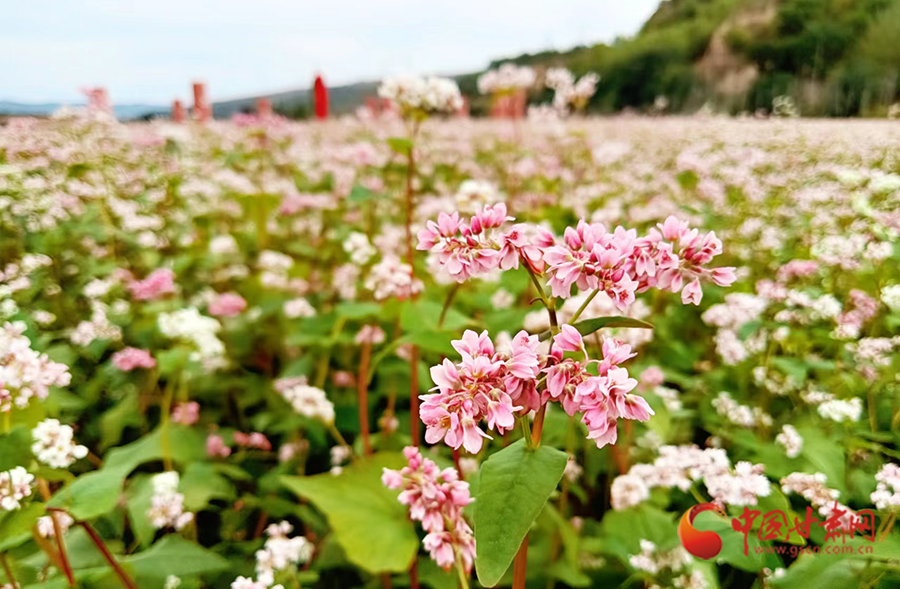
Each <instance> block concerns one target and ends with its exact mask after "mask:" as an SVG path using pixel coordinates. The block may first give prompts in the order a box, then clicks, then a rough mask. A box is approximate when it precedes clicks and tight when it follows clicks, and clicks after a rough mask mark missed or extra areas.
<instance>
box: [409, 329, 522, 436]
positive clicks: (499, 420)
mask: <svg viewBox="0 0 900 589" xmlns="http://www.w3.org/2000/svg"><path fill="white" fill-rule="evenodd" d="M452 344H453V348H454V349H455V350H456V351H457V352H459V353H460V355H461V356H462V361H461V362H460V363H458V364H453V362H451V361H450V360H447V359H445V360H444V361H443V363H441V364H439V365H437V366H434V367H432V368H431V378H432V380H433V381H434V383H435V385H437V386H436V387H434V389H432V390H435V389H436V390H438V392H437V393H434V394H430V395H422V397H421V399H422V401H423V403H422V405H421V407H420V408H419V416H420V417H421V419H422V421H423V422H424V423H425V426H426V430H425V439H426V441H428V443H429V444H434V443H435V442H437V441H439V440H441V439H443V440H444V441H445V442H446V443H447V445H448V446H450V447H452V448H454V449H456V448H459V447H460V446H465V448H466V450H467V451H468V452H470V453H472V454H475V453H477V452H478V451H480V450H481V446H482V444H483V441H484V439H485V438H487V439H490V436H488V435H487V434H486V433H485V432H484V431H483V430H482V429H481V428H480V427H479V425H478V424H479V423H480V422H481V421H482V420H487V422H488V428H490V429H495V430H496V431H497V432H498V433H500V434H501V435H502V434H503V433H504V432H506V431H508V430H510V429H512V427H513V426H514V425H515V417H514V415H513V413H514V412H516V411H519V410H521V409H523V406H521V405H519V406H516V405H514V403H516V402H518V401H519V400H520V399H532V398H535V397H536V395H533V394H532V391H533V390H534V380H535V379H536V377H537V375H538V374H539V371H540V368H539V364H538V356H537V346H538V339H537V336H529V335H528V334H527V333H525V332H524V331H522V332H519V333H518V334H516V336H515V337H514V338H513V340H512V342H511V343H510V347H511V350H510V352H509V353H498V352H496V351H495V349H494V344H493V342H492V341H491V339H490V337H489V336H488V334H487V332H486V331H485V332H482V333H481V334H480V335H479V334H476V333H475V332H474V331H471V330H466V332H465V333H464V334H463V337H462V339H460V340H455V341H453V342H452Z"/></svg>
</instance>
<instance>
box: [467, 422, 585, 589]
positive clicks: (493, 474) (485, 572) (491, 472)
mask: <svg viewBox="0 0 900 589" xmlns="http://www.w3.org/2000/svg"><path fill="white" fill-rule="evenodd" d="M567 459H568V457H567V455H566V453H565V452H562V451H560V450H557V449H555V448H551V447H549V446H540V447H538V448H537V449H535V450H529V449H528V448H527V447H526V446H525V441H524V440H519V441H518V442H516V443H515V444H512V445H511V446H508V447H507V448H504V449H503V450H501V451H500V452H497V453H496V454H493V455H491V457H490V458H488V459H487V460H486V461H485V462H484V464H482V466H481V471H480V472H481V474H480V479H479V485H478V496H477V497H476V500H475V541H476V544H477V552H478V554H477V557H476V560H475V568H476V571H477V572H478V580H479V581H480V582H481V584H482V585H485V586H486V587H493V586H494V585H496V584H497V583H499V582H500V579H502V578H503V573H505V572H506V569H508V568H509V565H510V563H512V561H513V557H514V556H515V555H516V552H517V551H518V550H519V546H520V545H521V544H522V540H523V539H524V538H525V535H526V534H527V533H528V530H529V529H530V528H531V524H532V523H534V520H535V518H537V516H538V514H540V512H541V509H543V507H544V504H545V503H547V499H548V498H549V497H550V494H551V493H552V492H553V491H554V490H555V489H556V485H557V484H558V483H559V480H560V479H561V478H562V474H563V470H565V468H566V461H567Z"/></svg>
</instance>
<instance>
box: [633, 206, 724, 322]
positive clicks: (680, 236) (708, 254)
mask: <svg viewBox="0 0 900 589" xmlns="http://www.w3.org/2000/svg"><path fill="white" fill-rule="evenodd" d="M638 247H639V248H640V250H641V252H640V253H639V254H636V256H635V259H636V263H635V277H636V278H637V279H638V280H639V281H640V287H639V289H638V291H639V292H644V291H645V290H647V289H648V288H650V287H656V288H660V289H663V290H670V291H671V292H673V293H674V292H681V301H682V302H683V303H684V304H689V303H691V304H694V305H699V304H700V301H701V300H702V299H703V292H702V291H701V289H700V279H701V278H706V279H709V280H711V281H712V282H713V283H715V284H716V285H717V286H723V287H724V286H731V285H732V284H733V283H734V281H735V280H737V276H736V275H735V273H734V268H731V267H721V268H708V267H707V266H708V265H709V263H710V262H712V260H713V258H714V257H716V256H717V255H719V254H721V253H722V241H721V240H720V239H719V238H718V237H716V233H715V231H710V232H709V233H707V234H706V235H700V232H699V231H698V230H697V229H691V228H689V227H688V224H687V223H686V222H684V221H679V220H678V219H677V218H675V217H668V218H667V219H666V220H665V222H663V223H659V224H658V225H657V227H656V228H654V229H651V230H650V233H649V235H648V236H647V237H646V238H644V239H642V240H640V241H639V244H638ZM646 257H649V258H651V259H653V260H655V263H654V264H649V263H644V264H642V265H639V264H638V263H637V260H638V259H643V258H646ZM653 265H655V268H653ZM682 289H684V290H682Z"/></svg>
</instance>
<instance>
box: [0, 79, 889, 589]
mask: <svg viewBox="0 0 900 589" xmlns="http://www.w3.org/2000/svg"><path fill="white" fill-rule="evenodd" d="M444 90H445V89H443V88H440V87H438V88H437V89H436V90H435V92H438V93H440V92H443V91H444ZM401 91H402V88H400V89H397V88H394V89H391V88H388V89H387V92H388V93H393V94H392V96H391V98H392V99H393V100H394V101H395V102H399V103H401V104H402V96H399V94H400V92H401ZM448 100H450V101H452V96H450V99H448ZM430 110H431V111H432V112H431V113H424V114H434V112H436V111H440V110H452V109H450V108H446V109H444V108H432V109H430ZM402 114H404V117H403V118H401V117H397V116H386V117H380V118H366V117H358V116H357V117H346V118H342V119H337V120H331V121H328V122H324V123H294V122H288V121H286V120H283V119H280V118H279V117H276V116H264V117H257V116H254V115H245V116H240V117H237V118H235V119H234V120H233V121H229V122H221V121H220V122H210V123H208V124H206V125H201V124H197V123H186V124H173V123H170V122H162V121H160V122H151V123H130V124H120V123H117V122H115V121H114V120H110V119H109V118H108V117H105V116H103V114H102V113H97V112H93V111H91V110H83V111H73V112H67V113H63V114H61V115H60V116H57V117H54V118H52V119H45V120H39V119H24V118H23V119H10V120H9V121H8V122H7V124H6V126H4V127H0V326H2V330H0V555H2V558H0V564H2V568H0V587H3V588H4V589H24V588H26V587H28V588H30V587H46V588H56V587H58V588H68V587H81V588H85V589H94V588H97V589H100V588H104V589H105V588H113V587H128V588H131V589H133V588H141V589H155V588H159V589H162V588H166V589H176V588H178V587H180V588H183V589H199V588H215V589H221V588H228V587H231V588H234V589H264V588H267V587H278V586H281V587H283V588H284V589H291V588H298V587H303V588H307V589H309V588H322V589H325V588H335V589H338V588H340V589H345V588H355V587H375V588H382V589H386V588H389V587H397V588H406V587H413V588H416V587H429V588H431V589H456V588H458V587H464V588H468V587H480V586H484V587H492V586H502V587H515V588H516V589H523V588H525V587H528V588H542V589H543V588H547V589H553V588H561V587H597V588H600V587H603V588H606V587H635V588H640V587H647V588H650V587H661V588H667V587H676V588H678V589H703V588H707V589H715V588H719V587H721V588H723V589H731V588H750V587H754V588H763V587H765V588H772V589H777V588H788V587H829V588H832V589H843V588H845V587H846V588H850V587H894V586H897V585H898V584H900V535H898V532H897V531H895V529H894V528H895V525H894V522H895V519H896V516H897V512H898V509H900V437H898V436H900V382H898V378H897V370H898V368H900V360H898V358H900V354H898V349H900V267H898V261H900V246H898V239H900V151H898V146H900V132H898V128H897V127H896V126H895V125H894V124H892V123H887V122H866V121H855V122H848V121H815V120H807V121H803V120H769V121H759V120H750V119H748V120H739V119H719V118H703V117H697V118H628V117H620V118H610V119H590V118H577V117H576V118H570V119H567V120H565V121H559V120H549V119H548V120H534V119H531V120H520V121H512V120H494V121H476V120H470V119H467V118H448V119H439V118H427V117H426V116H424V114H423V116H418V115H419V114H420V113H413V116H408V115H409V114H410V113H408V112H405V113H402ZM698 506H706V507H702V508H700V507H698ZM695 507H698V509H694V508H695ZM773 514H774V515H773ZM778 514H780V516H778ZM776 516H778V517H781V520H780V521H774V520H776V519H778V517H776ZM695 518H696V519H695ZM773 522H774V523H773ZM776 524H777V525H776ZM697 534H699V536H698V535H697ZM709 534H711V536H709ZM692 538H694V539H695V540H692ZM696 538H704V539H703V540H702V541H701V540H696ZM710 538H712V539H710ZM716 538H718V545H717V546H716V545H714V544H715V542H716V540H715V539H716ZM709 542H711V543H712V544H709ZM710 546H711V547H710Z"/></svg>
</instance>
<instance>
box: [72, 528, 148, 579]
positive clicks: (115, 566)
mask: <svg viewBox="0 0 900 589" xmlns="http://www.w3.org/2000/svg"><path fill="white" fill-rule="evenodd" d="M78 525H80V526H81V527H82V528H84V531H85V532H87V535H88V536H90V537H91V540H92V541H93V542H94V545H95V546H97V550H99V551H100V553H101V554H102V555H103V558H104V559H105V560H106V562H107V563H109V566H110V567H112V570H113V571H115V573H116V576H117V577H119V580H120V581H122V584H123V585H125V587H126V588H127V589H138V586H137V585H135V584H134V581H132V580H131V577H129V576H128V573H126V572H125V569H123V568H122V566H121V565H120V564H119V563H118V562H116V559H115V557H114V556H113V555H112V553H111V552H110V551H109V548H107V546H106V543H105V542H104V541H103V538H101V537H100V535H99V534H97V532H96V531H95V530H94V528H92V527H91V524H89V523H87V522H78Z"/></svg>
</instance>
